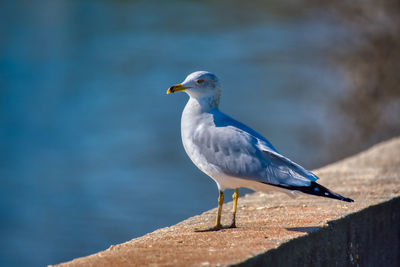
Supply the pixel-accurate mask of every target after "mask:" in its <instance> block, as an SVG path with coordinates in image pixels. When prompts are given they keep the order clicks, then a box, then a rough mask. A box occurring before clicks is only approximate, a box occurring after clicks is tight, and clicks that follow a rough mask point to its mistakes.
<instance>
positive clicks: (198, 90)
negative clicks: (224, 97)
mask: <svg viewBox="0 0 400 267" xmlns="http://www.w3.org/2000/svg"><path fill="white" fill-rule="evenodd" d="M180 91H185V92H186V93H187V94H188V95H189V96H190V97H194V98H197V99H200V98H203V97H216V98H218V99H219V96H220V94H221V86H220V84H219V81H218V78H217V76H215V75H214V74H212V73H211V72H208V71H196V72H193V73H192V74H189V76H187V77H186V79H185V80H184V81H183V82H182V83H180V84H176V85H174V86H171V87H170V88H169V89H168V91H167V94H171V93H176V92H180Z"/></svg>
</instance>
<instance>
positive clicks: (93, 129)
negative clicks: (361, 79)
mask: <svg viewBox="0 0 400 267" xmlns="http://www.w3.org/2000/svg"><path fill="white" fill-rule="evenodd" d="M0 5H1V8H0V18H1V19H0V20H1V21H0V22H1V24H0V33H1V40H0V104H1V105H0V123H1V124H0V151H1V153H0V175H1V176H0V179H1V180H0V212H1V222H0V229H1V230H0V231H1V236H2V242H1V248H0V265H2V266H18V265H19V266H36V265H45V264H54V263H57V262H60V261H66V260H70V259H72V258H75V257H79V256H84V255H87V254H90V253H94V252H96V251H99V250H103V249H106V248H108V247H109V246H110V245H111V244H115V243H120V242H124V241H127V240H129V239H131V238H134V237H137V236H140V235H143V234H145V233H147V232H150V231H153V230H155V229H157V228H159V227H163V226H168V225H171V224H174V223H176V222H178V221H180V220H183V219H185V218H187V217H189V216H193V215H195V214H198V213H200V212H202V211H205V210H207V209H210V208H212V207H214V206H215V205H216V198H217V189H216V186H215V184H214V182H213V181H212V180H210V179H209V178H207V177H206V176H205V175H204V174H202V173H201V172H200V171H199V170H197V169H196V168H195V167H194V166H193V165H192V163H191V162H190V160H189V159H188V158H187V156H186V155H185V152H184V150H183V147H182V145H181V140H180V114H181V111H182V109H183V107H184V105H185V102H186V100H187V96H186V95H184V94H175V95H172V96H171V95H168V96H167V95H166V94H165V91H166V89H167V88H168V87H169V86H170V85H172V84H174V83H177V82H180V81H182V80H183V79H184V78H185V76H186V75H187V74H189V73H191V72H192V71H196V70H209V71H212V72H214V73H216V74H217V75H218V76H219V77H220V78H221V80H222V83H223V87H224V92H223V97H222V103H221V109H222V110H223V111H225V112H226V113H228V114H230V115H232V116H233V117H236V118H237V119H239V120H241V121H243V122H245V123H246V124H248V125H250V126H252V127H253V128H255V129H256V130H257V131H259V132H261V133H262V134H264V135H265V136H266V137H267V138H269V140H270V141H271V142H272V143H273V144H274V145H275V147H277V149H278V150H280V151H281V152H282V153H283V154H285V155H287V156H289V157H291V158H292V159H293V160H295V161H296V162H298V163H301V164H303V165H304V166H306V167H309V168H314V167H318V166H319V165H320V164H322V163H326V162H328V161H329V160H330V159H331V155H330V154H329V151H326V150H325V149H324V147H321V146H319V145H318V144H319V143H318V140H320V139H324V138H325V139H326V138H330V137H331V136H330V135H331V133H332V132H334V131H335V130H334V129H336V128H337V125H336V122H335V119H336V117H335V114H332V112H331V106H332V103H333V102H334V101H335V99H337V97H338V95H340V94H341V92H342V90H343V88H344V84H345V82H346V81H345V78H344V76H343V74H342V73H341V72H340V69H338V67H337V66H335V65H332V64H331V63H330V61H329V53H332V51H336V50H337V49H339V48H338V47H337V44H338V40H340V39H341V38H344V36H345V35H346V34H347V31H346V30H345V29H342V28H339V27H337V26H336V25H335V24H334V23H332V20H331V18H330V17H329V16H328V15H327V14H319V13H316V11H314V10H305V9H301V8H300V7H298V6H293V5H294V3H291V5H286V4H284V3H282V2H279V1H277V3H276V2H268V3H247V4H246V3H243V2H231V1H229V2H219V3H213V2H207V1H205V2H197V1H185V2H183V1H176V2H169V1H168V2H167V1H67V0H57V1H54V0H40V1H11V0H10V1H2V3H1V4H0ZM282 197H286V196H282Z"/></svg>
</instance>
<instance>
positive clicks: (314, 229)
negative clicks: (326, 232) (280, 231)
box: [286, 226, 321, 233]
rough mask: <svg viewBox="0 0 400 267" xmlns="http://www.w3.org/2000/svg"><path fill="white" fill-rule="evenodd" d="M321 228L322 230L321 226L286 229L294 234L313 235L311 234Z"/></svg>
mask: <svg viewBox="0 0 400 267" xmlns="http://www.w3.org/2000/svg"><path fill="white" fill-rule="evenodd" d="M320 228H321V227H320V226H310V227H290V228H286V230H288V231H293V232H302V233H311V232H314V231H317V230H318V229H320Z"/></svg>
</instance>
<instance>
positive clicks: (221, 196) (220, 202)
mask: <svg viewBox="0 0 400 267" xmlns="http://www.w3.org/2000/svg"><path fill="white" fill-rule="evenodd" d="M222 205H224V192H222V191H219V196H218V213H217V221H216V222H215V227H217V228H218V227H219V228H221V213H222Z"/></svg>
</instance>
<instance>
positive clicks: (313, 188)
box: [274, 182, 354, 202]
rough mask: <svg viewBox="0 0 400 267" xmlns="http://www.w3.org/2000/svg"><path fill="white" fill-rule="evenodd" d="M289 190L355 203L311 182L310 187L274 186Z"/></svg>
mask: <svg viewBox="0 0 400 267" xmlns="http://www.w3.org/2000/svg"><path fill="white" fill-rule="evenodd" d="M274 186H278V187H281V188H284V189H288V190H296V191H300V192H303V193H306V194H309V195H314V196H321V197H329V198H333V199H338V200H341V201H346V202H354V200H352V199H351V198H347V197H344V196H342V195H340V194H338V193H335V192H332V191H331V190H329V189H328V188H326V187H324V186H322V185H320V184H317V183H316V182H311V184H310V185H309V186H293V185H274Z"/></svg>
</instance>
